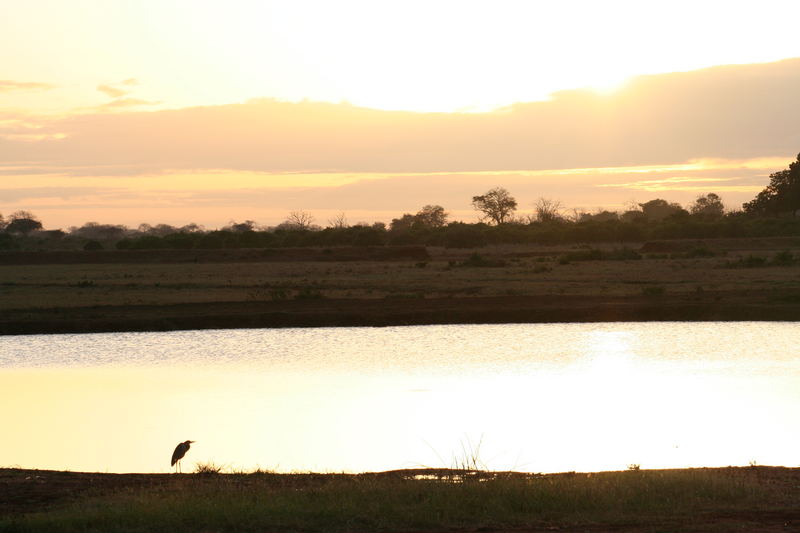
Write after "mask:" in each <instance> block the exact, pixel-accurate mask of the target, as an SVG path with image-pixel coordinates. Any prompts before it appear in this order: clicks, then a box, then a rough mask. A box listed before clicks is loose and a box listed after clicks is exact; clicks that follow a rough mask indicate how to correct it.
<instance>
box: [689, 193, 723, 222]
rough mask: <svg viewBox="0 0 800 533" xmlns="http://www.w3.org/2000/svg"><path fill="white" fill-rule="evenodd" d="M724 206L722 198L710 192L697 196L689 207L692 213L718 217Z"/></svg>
mask: <svg viewBox="0 0 800 533" xmlns="http://www.w3.org/2000/svg"><path fill="white" fill-rule="evenodd" d="M724 211H725V206H724V205H722V198H720V197H719V195H717V194H714V193H713V192H710V193H708V194H706V195H705V196H698V197H697V199H696V200H695V201H694V204H692V206H691V207H690V208H689V212H690V213H692V214H693V215H701V216H704V217H714V218H718V217H721V216H722V215H723V213H724Z"/></svg>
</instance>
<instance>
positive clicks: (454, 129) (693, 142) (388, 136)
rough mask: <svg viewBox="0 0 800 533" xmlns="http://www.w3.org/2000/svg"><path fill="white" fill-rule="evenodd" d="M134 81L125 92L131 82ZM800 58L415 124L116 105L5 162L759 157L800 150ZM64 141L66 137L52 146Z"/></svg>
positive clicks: (644, 80)
mask: <svg viewBox="0 0 800 533" xmlns="http://www.w3.org/2000/svg"><path fill="white" fill-rule="evenodd" d="M126 81H127V80H126ZM798 94H800V59H792V60H786V61H780V62H776V63H768V64H758V65H737V66H726V67H716V68H711V69H705V70H699V71H694V72H685V73H673V74H661V75H654V76H644V77H640V78H636V79H634V80H632V81H631V82H630V83H628V84H627V85H626V86H625V87H624V88H623V89H622V90H620V91H618V92H616V93H613V94H606V95H601V94H597V93H593V92H590V91H564V92H560V93H556V94H554V95H553V96H552V98H551V99H550V100H549V101H544V102H532V103H520V104H516V105H513V106H510V107H507V108H504V109H500V110H497V111H494V112H490V113H480V114H469V113H411V112H402V111H380V110H373V109H366V108H359V107H354V106H351V105H347V104H329V103H317V102H299V103H290V102H278V101H273V100H253V101H250V102H247V103H243V104H230V105H218V106H206V107H194V108H184V109H175V110H161V111H150V112H143V111H129V112H126V113H108V111H113V110H119V109H130V108H135V107H137V106H146V105H154V104H155V103H157V102H152V101H147V100H141V99H136V98H119V99H117V100H114V101H112V102H109V103H108V104H105V105H103V106H99V107H98V108H95V112H93V113H84V114H82V115H75V116H70V117H66V118H62V119H57V120H52V121H50V122H48V123H45V124H44V125H43V127H42V128H40V129H39V130H38V131H37V134H39V135H41V136H42V137H41V140H39V141H37V142H30V140H29V141H28V142H22V141H13V140H9V139H5V140H3V139H1V138H0V163H2V161H3V160H4V159H8V160H24V161H32V162H38V163H39V164H40V165H42V166H47V165H49V164H55V163H58V164H59V165H61V166H62V167H64V168H70V167H72V168H75V169H82V170H81V171H82V172H85V171H86V169H89V168H91V167H96V168H128V169H134V168H135V167H137V166H138V165H142V164H143V163H146V165H147V167H148V169H151V168H160V169H192V168H215V169H227V170H230V171H254V172H267V173H273V174H274V173H280V172H302V171H326V172H355V173H420V172H450V173H453V172H477V171H491V172H505V171H516V170H544V169H576V168H594V167H627V166H631V165H637V166H642V165H663V164H675V163H680V162H686V161H689V160H692V159H698V158H722V159H750V158H758V157H765V156H779V157H782V158H786V159H787V161H788V159H789V158H790V157H791V158H792V159H793V157H794V154H796V153H797V152H798V151H800V106H798V105H797V95H798ZM53 134H63V135H65V136H66V137H65V138H60V139H57V138H52V137H47V135H53Z"/></svg>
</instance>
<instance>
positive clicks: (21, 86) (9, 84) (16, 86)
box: [0, 80, 55, 93]
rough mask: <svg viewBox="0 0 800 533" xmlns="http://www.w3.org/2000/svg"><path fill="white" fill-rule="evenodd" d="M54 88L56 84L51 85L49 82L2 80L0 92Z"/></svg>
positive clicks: (0, 81)
mask: <svg viewBox="0 0 800 533" xmlns="http://www.w3.org/2000/svg"><path fill="white" fill-rule="evenodd" d="M54 88H55V85H50V84H49V83H36V82H31V81H12V80H0V93H4V92H11V91H46V90H50V89H54Z"/></svg>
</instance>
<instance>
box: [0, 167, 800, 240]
mask: <svg viewBox="0 0 800 533" xmlns="http://www.w3.org/2000/svg"><path fill="white" fill-rule="evenodd" d="M472 205H473V207H474V208H475V209H476V210H477V211H478V212H479V213H480V215H481V219H482V222H478V223H464V222H451V221H449V220H448V219H449V215H448V213H447V212H446V211H445V209H444V208H443V207H442V206H439V205H426V206H424V207H423V208H421V209H420V210H419V211H418V212H417V213H415V214H411V213H404V214H403V215H401V216H400V217H399V218H395V219H392V221H391V222H390V223H389V225H388V226H387V225H386V224H384V223H382V222H376V223H374V224H368V223H358V224H353V225H351V224H349V223H348V222H347V218H346V216H345V214H344V213H341V214H340V215H338V216H337V217H335V218H334V219H332V220H329V221H328V225H327V227H324V228H323V227H321V226H319V225H317V224H315V223H314V218H313V216H312V215H310V214H308V213H306V212H304V211H294V212H292V213H290V214H289V215H288V217H287V218H286V220H285V221H283V222H282V223H281V224H279V225H277V226H275V227H262V226H259V225H258V224H256V223H255V222H254V221H252V220H246V221H244V222H238V223H237V222H231V223H230V224H229V225H228V226H226V227H224V228H222V229H220V230H211V231H209V230H206V229H205V228H203V227H202V226H199V225H197V224H189V225H187V226H183V227H175V226H170V225H167V224H159V225H156V226H151V225H149V224H142V225H140V226H139V227H138V228H137V229H130V228H127V227H125V226H122V225H112V224H98V223H95V222H89V223H86V224H84V225H83V226H81V227H72V228H69V229H68V230H67V231H62V230H45V229H43V227H42V223H41V222H40V221H39V219H38V218H37V217H36V216H35V215H33V214H32V213H30V212H27V211H17V212H15V213H12V214H11V215H10V217H9V219H8V220H6V219H4V218H3V216H2V215H0V250H76V249H81V248H82V249H85V250H102V249H114V248H116V249H120V250H143V249H224V248H273V247H274V248H287V247H307V246H380V245H408V244H417V245H427V246H445V247H453V248H475V247H481V246H486V245H489V244H505V243H513V244H523V243H536V244H558V243H583V242H585V243H599V242H618V243H622V242H641V241H646V240H654V239H703V238H724V237H768V236H790V235H800V217H798V216H797V215H798V213H800V155H798V157H797V160H796V161H794V162H792V163H791V164H790V165H789V168H788V169H786V170H782V171H780V172H775V173H773V174H771V175H770V184H769V185H768V186H767V187H766V188H765V189H764V190H763V191H761V192H760V193H759V194H758V195H757V196H756V198H755V199H753V200H752V201H750V202H747V203H745V204H743V206H742V210H741V211H728V212H726V211H725V207H724V205H723V203H722V199H721V198H720V196H719V195H717V194H714V193H709V194H706V195H703V196H698V197H697V198H696V199H695V201H694V202H693V203H692V204H691V205H689V206H687V207H686V208H684V207H683V206H681V205H679V204H676V203H670V202H668V201H666V200H663V199H661V198H656V199H653V200H650V201H648V202H645V203H641V204H636V205H632V206H631V207H630V208H629V209H627V210H626V211H624V212H621V213H618V212H611V211H597V212H594V213H587V212H581V211H576V210H573V211H572V212H567V211H566V210H565V209H564V208H563V207H562V206H561V204H560V202H558V201H554V200H548V199H546V198H540V199H539V200H538V201H537V202H536V204H535V206H534V211H533V212H532V213H530V214H526V215H518V214H516V210H517V201H516V199H515V198H514V197H513V196H511V194H510V193H509V192H508V191H507V190H505V189H503V188H501V187H497V188H494V189H491V190H489V191H487V192H486V193H484V194H482V195H479V196H473V197H472Z"/></svg>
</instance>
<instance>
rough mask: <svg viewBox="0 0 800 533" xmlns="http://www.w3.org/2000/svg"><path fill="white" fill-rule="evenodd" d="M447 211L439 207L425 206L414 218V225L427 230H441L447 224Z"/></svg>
mask: <svg viewBox="0 0 800 533" xmlns="http://www.w3.org/2000/svg"><path fill="white" fill-rule="evenodd" d="M447 216H448V213H447V211H445V210H444V207H442V206H440V205H426V206H425V207H423V208H422V209H420V210H419V211H418V212H417V214H416V215H415V216H414V218H416V221H415V222H416V223H418V224H422V225H424V226H427V227H429V228H441V227H442V226H444V225H445V224H447Z"/></svg>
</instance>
